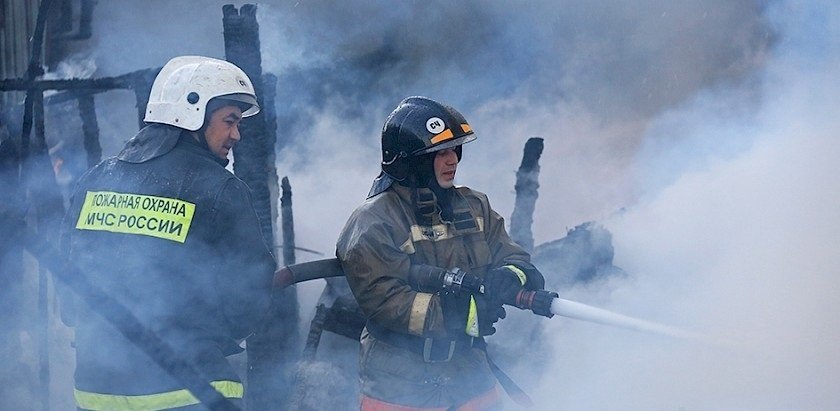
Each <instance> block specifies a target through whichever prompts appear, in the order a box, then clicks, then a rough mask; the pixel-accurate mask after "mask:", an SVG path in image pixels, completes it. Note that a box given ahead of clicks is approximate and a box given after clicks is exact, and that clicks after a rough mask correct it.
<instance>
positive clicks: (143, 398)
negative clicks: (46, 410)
mask: <svg viewBox="0 0 840 411" xmlns="http://www.w3.org/2000/svg"><path fill="white" fill-rule="evenodd" d="M210 385H212V386H213V388H215V389H216V391H218V392H219V393H220V394H222V396H223V397H225V398H242V396H243V394H244V393H245V389H244V387H243V386H242V383H240V382H237V381H212V382H210ZM73 396H74V397H75V398H76V406H77V407H79V408H81V409H83V410H90V411H112V410H146V411H158V410H169V409H173V408H180V407H186V406H189V405H195V404H198V403H199V401H198V399H197V398H195V397H194V396H193V395H192V394H191V393H190V392H189V391H188V390H175V391H169V392H162V393H157V394H147V395H114V394H99V393H95V392H86V391H82V390H79V389H75V390H73Z"/></svg>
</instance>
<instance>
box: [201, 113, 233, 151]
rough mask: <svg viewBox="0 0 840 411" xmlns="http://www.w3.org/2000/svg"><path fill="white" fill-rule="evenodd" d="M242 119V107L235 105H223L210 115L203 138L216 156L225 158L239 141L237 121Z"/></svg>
mask: <svg viewBox="0 0 840 411" xmlns="http://www.w3.org/2000/svg"><path fill="white" fill-rule="evenodd" d="M241 120H242V109H240V108H239V107H237V106H233V105H231V106H224V107H222V108H220V109H218V110H216V111H214V112H213V114H211V115H210V118H209V119H208V120H207V127H206V128H205V130H204V138H205V139H206V141H207V146H208V147H210V151H211V152H213V154H215V155H216V156H217V157H219V158H221V159H225V158H227V156H228V153H229V152H230V149H231V148H233V146H234V145H236V143H238V142H239V139H240V136H239V122H240V121H241Z"/></svg>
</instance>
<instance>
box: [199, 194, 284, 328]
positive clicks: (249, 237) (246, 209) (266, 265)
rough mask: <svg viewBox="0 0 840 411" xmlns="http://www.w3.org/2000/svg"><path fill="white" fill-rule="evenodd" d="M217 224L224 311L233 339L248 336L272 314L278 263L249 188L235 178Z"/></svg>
mask: <svg viewBox="0 0 840 411" xmlns="http://www.w3.org/2000/svg"><path fill="white" fill-rule="evenodd" d="M214 224H215V225H216V227H217V230H218V234H219V236H220V239H219V241H218V243H217V244H216V247H215V253H217V255H219V256H220V257H221V259H220V261H221V262H220V264H219V268H218V269H217V270H215V272H214V273H213V275H214V276H215V281H216V287H217V290H219V295H220V301H219V304H220V312H221V314H222V315H223V316H224V319H225V322H226V324H227V326H228V329H229V330H230V333H231V337H232V338H244V337H246V336H248V334H250V333H251V332H252V331H253V330H254V329H255V328H256V326H257V325H258V324H259V323H260V321H261V320H262V319H263V318H264V316H265V315H266V314H267V313H268V309H269V304H270V301H271V280H272V277H273V276H274V270H275V269H276V263H275V261H274V256H273V254H272V253H271V249H270V248H269V247H268V245H267V244H266V243H265V240H264V239H263V236H262V233H261V231H260V222H259V219H258V217H257V213H256V211H254V206H253V204H252V202H251V195H250V190H249V189H248V186H246V185H245V183H243V182H242V181H240V180H238V179H235V178H231V179H229V180H228V181H227V182H226V183H225V185H224V186H223V187H222V189H221V191H220V192H219V195H218V197H217V199H216V202H215V218H214Z"/></svg>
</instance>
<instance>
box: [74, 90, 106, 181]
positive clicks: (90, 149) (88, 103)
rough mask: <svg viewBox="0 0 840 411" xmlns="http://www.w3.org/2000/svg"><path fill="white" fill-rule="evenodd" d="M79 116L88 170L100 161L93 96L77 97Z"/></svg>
mask: <svg viewBox="0 0 840 411" xmlns="http://www.w3.org/2000/svg"><path fill="white" fill-rule="evenodd" d="M77 100H78V102H79V116H80V117H81V119H82V134H83V135H84V146H85V152H86V153H87V165H88V168H90V167H93V166H95V165H97V164H99V161H100V160H102V146H101V145H100V144H99V123H98V122H97V120H96V104H95V102H94V97H93V94H85V95H82V96H79V98H78V99H77Z"/></svg>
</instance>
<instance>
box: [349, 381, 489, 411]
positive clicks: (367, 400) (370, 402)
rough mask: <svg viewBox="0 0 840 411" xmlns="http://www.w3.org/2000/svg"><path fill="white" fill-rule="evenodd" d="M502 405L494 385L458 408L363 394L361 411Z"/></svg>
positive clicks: (479, 409) (472, 410) (468, 410)
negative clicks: (410, 403)
mask: <svg viewBox="0 0 840 411" xmlns="http://www.w3.org/2000/svg"><path fill="white" fill-rule="evenodd" d="M501 407H502V401H501V397H500V396H499V390H498V388H497V387H495V386H494V387H493V388H491V389H490V391H487V392H485V393H484V394H481V395H479V396H477V397H474V398H473V399H471V400H469V401H468V402H467V403H466V404H461V405H459V406H458V407H457V408H454V407H437V408H422V407H409V406H405V405H399V404H391V403H389V402H385V401H381V400H377V399H376V398H373V397H368V396H367V395H364V394H362V403H361V405H360V407H359V409H360V410H361V411H448V410H456V411H490V410H499V409H501Z"/></svg>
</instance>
